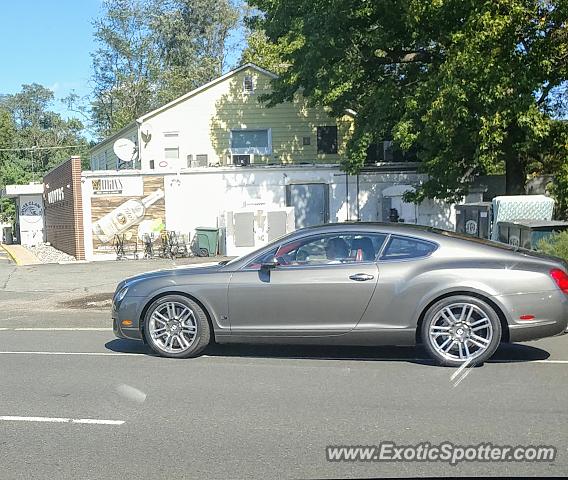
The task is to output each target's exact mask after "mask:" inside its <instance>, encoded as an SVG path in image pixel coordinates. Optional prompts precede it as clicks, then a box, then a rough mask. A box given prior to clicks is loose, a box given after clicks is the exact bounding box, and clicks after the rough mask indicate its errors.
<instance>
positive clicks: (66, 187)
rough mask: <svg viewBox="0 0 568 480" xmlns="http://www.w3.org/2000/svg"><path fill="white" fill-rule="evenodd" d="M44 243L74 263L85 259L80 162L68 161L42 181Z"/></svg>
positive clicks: (74, 159)
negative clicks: (69, 256)
mask: <svg viewBox="0 0 568 480" xmlns="http://www.w3.org/2000/svg"><path fill="white" fill-rule="evenodd" d="M43 184H44V205H45V230H46V237H47V241H48V242H49V243H51V245H53V246H54V247H55V248H57V249H58V250H61V251H63V252H65V253H68V254H69V255H73V256H74V257H75V258H76V259H77V260H84V259H85V240H84V232H83V199H82V197H81V159H80V158H79V157H71V159H69V160H67V161H66V162H65V163H62V164H61V165H59V166H58V167H55V168H54V169H53V170H51V171H50V172H49V173H48V174H47V175H45V177H43Z"/></svg>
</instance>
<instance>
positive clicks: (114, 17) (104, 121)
mask: <svg viewBox="0 0 568 480" xmlns="http://www.w3.org/2000/svg"><path fill="white" fill-rule="evenodd" d="M103 9H104V12H105V13H104V16H103V17H102V18H101V19H99V20H97V21H96V22H95V23H94V27H95V34H94V35H95V40H96V42H97V43H98V45H99V47H98V48H97V50H95V52H94V53H93V54H92V58H93V84H94V89H93V97H94V98H93V102H92V105H91V108H92V117H93V123H94V125H95V130H96V131H97V133H98V135H99V136H100V137H101V138H103V137H106V136H109V135H111V134H113V133H115V132H116V131H118V130H120V129H121V128H123V127H124V126H126V125H127V124H129V123H130V122H132V121H133V120H134V119H135V118H136V117H138V116H140V115H142V114H144V113H145V112H147V111H148V110H149V109H151V108H152V107H153V106H154V102H153V100H154V91H155V89H156V83H157V73H158V69H159V59H158V55H157V51H156V48H155V44H154V40H153V38H152V32H151V30H150V29H149V26H148V18H149V16H150V15H151V13H152V11H151V9H150V8H149V6H148V2H147V1H145V0H104V2H103Z"/></svg>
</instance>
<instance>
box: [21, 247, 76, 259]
mask: <svg viewBox="0 0 568 480" xmlns="http://www.w3.org/2000/svg"><path fill="white" fill-rule="evenodd" d="M26 248H27V249H28V250H29V251H30V252H32V253H33V254H34V255H35V256H36V257H37V258H39V260H40V262H42V263H59V262H74V261H75V257H73V256H71V255H68V254H67V253H65V252H62V251H60V250H57V249H56V248H53V247H52V246H51V245H48V244H46V243H42V244H39V245H36V246H34V247H26Z"/></svg>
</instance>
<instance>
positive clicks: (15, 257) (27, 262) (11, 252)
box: [0, 244, 41, 267]
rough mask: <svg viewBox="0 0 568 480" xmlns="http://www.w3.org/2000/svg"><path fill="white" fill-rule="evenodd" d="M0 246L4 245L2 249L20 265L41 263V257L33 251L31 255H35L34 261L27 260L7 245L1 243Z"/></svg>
mask: <svg viewBox="0 0 568 480" xmlns="http://www.w3.org/2000/svg"><path fill="white" fill-rule="evenodd" d="M0 246H2V249H3V250H4V251H5V252H6V253H7V254H8V256H9V257H10V258H11V259H12V261H13V262H14V263H15V264H16V265H17V266H19V267H22V266H27V265H40V264H41V262H40V261H39V259H38V258H37V257H36V256H35V255H33V254H32V253H30V256H31V257H33V258H32V259H31V260H33V261H30V260H25V259H22V258H20V257H19V256H18V255H17V254H15V253H14V252H13V251H11V249H10V248H6V245H4V244H0Z"/></svg>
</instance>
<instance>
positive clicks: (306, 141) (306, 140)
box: [302, 137, 312, 146]
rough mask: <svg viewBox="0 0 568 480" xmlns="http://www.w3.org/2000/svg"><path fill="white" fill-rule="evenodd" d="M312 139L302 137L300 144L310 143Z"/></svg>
mask: <svg viewBox="0 0 568 480" xmlns="http://www.w3.org/2000/svg"><path fill="white" fill-rule="evenodd" d="M311 143H312V139H311V138H310V137H302V145H304V146H305V145H311Z"/></svg>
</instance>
